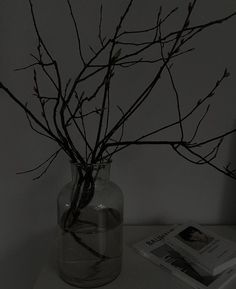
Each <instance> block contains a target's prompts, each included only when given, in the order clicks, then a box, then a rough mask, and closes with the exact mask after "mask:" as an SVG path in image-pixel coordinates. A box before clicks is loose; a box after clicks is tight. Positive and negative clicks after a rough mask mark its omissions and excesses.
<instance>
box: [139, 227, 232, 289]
mask: <svg viewBox="0 0 236 289" xmlns="http://www.w3.org/2000/svg"><path fill="white" fill-rule="evenodd" d="M173 230H174V227H172V228H169V229H168V230H165V231H163V232H161V233H160V234H157V235H154V236H151V237H150V238H147V239H145V240H143V241H141V242H139V243H137V244H134V248H135V249H136V250H138V252H139V253H140V254H142V255H143V256H145V257H146V258H148V259H149V260H150V261H152V262H154V263H155V264H158V265H160V266H161V267H164V268H165V269H168V271H169V272H171V273H172V274H174V275H175V276H176V277H178V278H179V279H181V280H183V281H184V282H186V283H188V284H189V285H191V286H192V287H193V288H197V289H204V288H205V289H220V288H223V286H224V285H225V284H226V283H228V281H230V280H231V279H232V278H233V277H234V276H236V267H233V268H232V269H228V270H226V271H224V272H223V273H222V274H219V275H216V276H212V275H210V274H209V273H208V272H206V271H205V270H203V269H202V268H200V267H199V266H197V265H196V264H194V263H193V262H190V261H187V260H186V259H185V258H184V257H183V256H182V255H180V253H178V252H177V251H175V250H174V249H172V248H171V247H170V246H169V245H167V244H166V243H165V242H164V237H166V236H167V235H168V234H169V233H170V232H172V231H173Z"/></svg>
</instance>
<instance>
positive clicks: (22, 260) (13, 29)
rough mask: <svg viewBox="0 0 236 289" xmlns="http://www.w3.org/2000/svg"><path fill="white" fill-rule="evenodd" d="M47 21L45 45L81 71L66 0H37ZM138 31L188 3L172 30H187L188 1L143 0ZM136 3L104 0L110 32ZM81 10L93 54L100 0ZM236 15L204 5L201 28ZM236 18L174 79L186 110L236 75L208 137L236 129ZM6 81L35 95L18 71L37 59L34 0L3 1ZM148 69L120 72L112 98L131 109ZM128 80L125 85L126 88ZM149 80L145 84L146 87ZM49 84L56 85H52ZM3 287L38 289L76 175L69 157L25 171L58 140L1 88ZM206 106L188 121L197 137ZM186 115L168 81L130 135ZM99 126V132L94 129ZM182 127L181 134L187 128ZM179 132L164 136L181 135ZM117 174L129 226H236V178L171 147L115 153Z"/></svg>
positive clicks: (227, 149)
mask: <svg viewBox="0 0 236 289" xmlns="http://www.w3.org/2000/svg"><path fill="white" fill-rule="evenodd" d="M34 2H35V9H36V15H37V18H38V21H39V27H40V31H41V34H42V36H43V38H44V39H45V42H46V43H48V46H49V48H50V49H51V51H52V52H53V53H54V55H55V57H56V58H57V59H58V60H59V63H60V66H61V67H62V68H63V76H65V77H67V78H68V77H69V76H72V77H73V76H75V75H76V72H77V70H78V68H79V67H80V64H79V61H78V54H77V51H76V49H75V48H76V42H75V38H74V36H75V34H74V29H73V26H72V23H71V19H70V17H69V12H68V8H67V6H66V3H65V1H63V0H50V1H49V0H41V1H34ZM134 2H135V3H134V6H133V10H132V11H131V13H130V19H129V20H127V22H126V24H127V27H128V28H137V29H138V28H143V27H149V26H150V25H153V23H154V21H155V19H154V17H155V15H156V11H157V10H156V8H157V7H159V5H160V4H161V3H162V4H163V3H164V5H163V6H164V7H165V10H164V12H165V11H168V10H169V9H170V8H174V7H175V6H180V10H181V11H180V12H178V13H177V15H176V17H173V20H170V22H169V24H168V25H167V29H173V30H175V29H178V27H180V25H181V18H182V17H183V15H185V14H184V13H186V5H187V3H188V2H187V1H162V2H161V1H154V0H153V1H151V0H150V1H141V0H139V1H137V0H136V1H134ZM126 3H127V0H125V1H123V0H120V1H117V0H116V1H115V0H113V1H108V0H104V1H103V4H104V23H105V24H104V30H106V31H107V33H109V32H110V31H112V29H114V27H115V25H116V23H117V21H118V19H119V15H120V13H121V12H122V11H123V9H124V7H125V5H126ZM72 4H73V6H74V7H75V11H76V13H78V15H79V16H80V27H81V39H82V42H83V49H84V52H85V54H87V55H89V53H90V52H89V50H88V45H92V46H93V47H95V48H96V47H98V42H97V39H96V36H97V23H98V16H99V6H100V1H92V0H86V1H85V0H81V1H78V0H77V1H75V0H74V1H72ZM232 11H236V3H235V1H233V0H227V1H220V0H217V1H216V0H211V1H203V0H202V1H199V3H198V5H197V8H196V11H195V13H194V15H193V24H197V23H201V22H207V21H208V20H211V19H215V18H217V17H223V16H225V15H228V14H230V13H232ZM235 27H236V18H234V19H232V20H230V21H228V22H226V23H224V24H223V25H221V26H219V25H218V26H215V27H214V28H210V29H209V30H207V31H206V32H203V34H201V35H199V36H197V38H196V40H194V41H193V42H192V43H191V45H190V46H191V47H195V48H196V51H195V52H193V53H192V54H190V55H186V56H183V57H180V58H179V59H178V60H177V61H176V64H175V67H174V77H175V79H176V83H177V86H178V88H179V91H180V93H181V105H182V109H183V112H184V111H188V109H189V108H190V107H192V106H193V105H194V104H195V103H196V101H197V100H198V99H199V98H203V97H204V96H205V95H206V93H207V92H208V91H209V90H210V89H211V88H212V87H213V85H214V83H215V81H216V80H217V79H218V78H219V77H220V76H221V74H222V72H223V70H224V68H225V67H228V69H229V71H230V72H231V78H229V79H227V80H226V81H225V83H224V84H223V85H222V87H221V88H220V89H219V90H218V92H217V94H216V96H215V98H214V99H212V100H211V103H212V106H211V109H210V112H209V115H208V117H207V119H206V120H205V121H204V124H203V126H202V129H201V132H200V135H199V137H200V139H205V138H206V137H208V136H214V135H217V134H220V133H222V132H224V131H226V130H230V129H231V128H233V127H234V126H236V119H235V104H236V100H235V83H236V66H235V60H236V57H235V51H236V41H235V38H234V35H235ZM0 35H1V46H0V64H1V65H0V80H1V81H2V82H3V83H5V84H6V85H7V86H8V87H10V88H11V89H12V91H13V92H15V93H16V94H17V95H18V96H19V98H20V99H21V100H22V101H26V100H27V101H29V100H30V98H31V97H32V96H31V93H32V87H33V81H32V79H33V77H32V71H30V70H29V71H24V72H22V73H19V72H13V69H15V68H17V67H21V66H24V65H27V64H29V63H31V61H32V59H31V58H30V56H29V54H30V53H32V52H33V53H35V51H36V45H37V42H36V37H35V33H34V29H33V25H32V19H31V16H30V12H29V5H28V2H27V1H25V0H24V1H22V0H2V1H1V3H0ZM150 73H151V72H150V71H149V68H148V67H147V66H145V67H143V68H142V69H137V71H134V72H133V73H132V75H131V76H129V77H127V75H128V74H127V72H124V74H122V71H119V72H118V74H117V75H118V76H117V79H116V80H115V81H114V87H113V89H112V98H113V99H114V103H116V102H117V103H121V104H122V105H123V108H124V109H125V105H128V104H129V103H130V101H131V100H132V97H134V96H135V92H138V91H140V89H142V85H143V84H144V83H145V81H146V80H147V79H148V77H149V76H150ZM119 80H121V81H123V82H122V84H121V83H120V82H119ZM139 84H140V87H139ZM45 89H46V87H45ZM0 96H1V97H0V129H1V142H0V158H1V163H0V178H1V182H0V216H1V217H0V226H1V238H0V284H3V285H1V288H4V289H15V288H22V289H26V288H32V283H33V280H34V278H35V276H36V274H37V272H38V270H39V268H40V265H41V263H42V262H43V260H44V258H45V256H46V255H47V250H48V249H47V248H48V240H49V239H50V238H51V230H52V228H53V227H54V226H55V224H56V197H57V194H58V192H59V190H60V188H61V187H62V186H63V185H64V184H65V183H66V182H68V181H69V180H70V167H69V164H68V160H67V157H66V156H63V155H61V156H60V157H59V158H58V160H57V161H56V162H55V164H54V165H53V166H52V167H51V169H50V170H49V171H48V173H47V174H46V175H45V176H44V177H43V178H41V179H40V180H38V181H32V178H33V177H34V176H35V174H32V175H21V176H19V175H16V174H15V173H16V172H18V171H21V170H26V169H29V168H31V167H34V166H35V165H37V164H39V163H40V162H41V161H43V160H44V159H45V158H46V157H47V156H48V155H49V154H50V153H51V152H53V151H54V150H55V149H56V146H55V144H53V143H51V142H49V141H48V140H46V139H43V138H42V137H41V136H39V135H37V134H36V133H34V132H33V131H32V130H31V129H30V127H29V126H28V122H27V119H26V117H25V114H24V113H23V112H22V111H21V109H20V108H19V107H18V106H17V105H15V104H14V103H13V102H12V100H11V99H9V97H8V96H6V95H5V94H4V93H2V92H1V93H0ZM203 112H204V110H200V111H199V113H197V114H196V115H194V118H193V120H192V121H191V122H188V123H186V124H185V128H186V131H187V133H188V136H189V135H191V131H193V130H194V128H195V125H196V123H197V120H198V119H199V117H201V115H202V113H203ZM176 117H177V114H176V106H175V98H174V94H173V91H172V90H171V89H170V85H169V83H168V81H167V77H164V78H163V80H162V81H161V83H160V86H158V88H157V89H156V90H155V93H154V94H153V96H152V97H151V99H150V101H148V102H147V103H146V104H145V105H144V107H143V110H142V112H141V113H137V114H136V115H135V116H134V117H133V118H131V120H130V124H129V125H127V128H126V137H127V138H128V139H131V138H132V137H136V136H139V135H142V134H143V133H144V132H146V131H149V130H150V129H151V128H154V127H159V126H162V125H164V124H166V123H168V122H169V121H172V120H175V119H176ZM90 129H91V130H93V128H92V127H91V128H90ZM177 131H178V130H177ZM177 131H170V132H168V133H167V134H166V135H162V136H161V137H162V138H167V137H168V138H171V137H174V136H176V133H177ZM235 143H236V136H231V137H228V138H227V139H226V140H225V142H224V144H223V146H222V149H221V151H220V157H219V160H218V162H217V163H218V164H220V165H224V164H227V163H228V162H229V161H232V164H233V163H235V158H236V157H235V150H234V148H235ZM112 180H113V181H115V182H116V183H117V184H119V185H120V187H121V188H122V190H123V192H124V196H125V223H127V224H167V223H178V222H185V221H188V220H193V221H196V222H199V223H203V224H234V223H235V221H236V213H235V205H236V195H235V193H236V191H235V188H236V183H235V181H234V180H231V179H229V178H227V177H225V176H224V175H222V174H220V173H219V172H217V171H215V170H214V169H212V168H209V167H207V166H194V165H192V164H190V163H188V162H186V161H185V160H184V159H181V158H180V157H179V156H178V155H176V154H175V153H174V152H173V151H171V150H170V149H169V148H168V147H150V146H149V147H132V148H131V147H130V148H128V149H127V150H125V151H123V152H121V153H120V154H119V155H117V156H116V157H115V158H114V159H113V167H112Z"/></svg>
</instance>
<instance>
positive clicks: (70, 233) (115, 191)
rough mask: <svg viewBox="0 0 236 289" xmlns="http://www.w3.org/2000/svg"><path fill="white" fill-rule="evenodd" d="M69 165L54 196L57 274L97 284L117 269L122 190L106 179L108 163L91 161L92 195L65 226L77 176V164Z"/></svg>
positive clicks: (113, 275)
mask: <svg viewBox="0 0 236 289" xmlns="http://www.w3.org/2000/svg"><path fill="white" fill-rule="evenodd" d="M71 167H72V181H71V182H70V183H68V184H67V185H66V186H64V188H63V189H62V191H61V192H60V194H59V196H58V226H59V232H58V268H59V274H60V277H61V278H62V279H63V280H64V281H66V282H67V283H69V284H71V285H74V286H77V287H83V288H90V287H98V286H102V285H104V284H106V283H109V282H111V281H112V280H114V279H115V278H116V277H117V276H118V275H119V273H120V271H121V262H122V232H123V194H122V191H121V189H120V188H119V187H118V186H117V185H116V184H115V183H113V182H111V181H110V167H111V163H105V164H99V165H93V173H94V175H95V176H94V194H93V197H92V199H91V201H90V202H89V203H88V204H87V205H86V206H85V207H83V208H82V209H80V210H79V214H78V216H77V215H76V217H74V220H73V225H72V226H70V228H69V229H68V228H65V226H64V225H63V222H64V221H63V220H64V219H65V215H66V214H67V213H68V210H70V208H71V204H72V202H73V201H72V197H73V193H74V189H75V187H76V186H77V183H79V181H80V178H81V176H80V174H79V169H80V165H78V164H72V165H71ZM73 216H74V215H73Z"/></svg>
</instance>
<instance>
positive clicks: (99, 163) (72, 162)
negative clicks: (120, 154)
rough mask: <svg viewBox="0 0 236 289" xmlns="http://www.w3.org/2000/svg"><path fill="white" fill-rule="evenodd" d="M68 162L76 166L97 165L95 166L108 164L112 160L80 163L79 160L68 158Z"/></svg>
mask: <svg viewBox="0 0 236 289" xmlns="http://www.w3.org/2000/svg"><path fill="white" fill-rule="evenodd" d="M70 163H71V165H74V166H76V167H92V166H94V167H97V166H107V165H110V164H111V163H112V160H109V161H104V162H97V163H94V164H92V163H85V164H81V163H79V162H75V161H72V160H70Z"/></svg>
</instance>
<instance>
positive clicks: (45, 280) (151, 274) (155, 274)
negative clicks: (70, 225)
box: [34, 226, 236, 289]
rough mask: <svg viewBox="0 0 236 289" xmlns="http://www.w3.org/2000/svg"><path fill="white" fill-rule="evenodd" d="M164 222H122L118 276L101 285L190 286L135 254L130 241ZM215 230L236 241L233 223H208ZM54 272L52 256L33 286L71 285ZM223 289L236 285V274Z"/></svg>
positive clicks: (65, 288)
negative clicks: (135, 224)
mask: <svg viewBox="0 0 236 289" xmlns="http://www.w3.org/2000/svg"><path fill="white" fill-rule="evenodd" d="M162 228H163V226H124V253H123V254H124V255H123V266H122V272H121V274H120V276H119V277H118V278H117V279H116V280H114V281H113V282H111V283H110V284H107V285H105V286H102V287H100V288H104V289H130V288H134V289H157V288H158V289H190V288H191V287H189V286H188V285H186V284H185V283H183V282H182V281H180V280H179V279H177V278H176V277H174V276H172V275H171V274H169V273H168V272H165V271H164V270H163V269H161V268H160V267H158V266H156V265H154V264H152V263H151V262H150V261H149V260H147V259H146V258H144V257H142V256H140V255H139V254H137V253H136V252H135V251H134V249H133V248H132V247H131V244H133V243H135V242H137V241H139V240H142V239H144V238H146V237H148V236H149V235H150V234H153V233H155V232H158V231H160V230H161V229H162ZM209 228H211V229H212V230H214V231H215V232H216V233H218V234H221V235H222V236H224V237H227V238H229V239H231V240H234V241H236V226H234V227H233V226H231V227H229V226H214V227H213V226H211V227H209ZM72 288H75V287H73V286H70V285H68V284H66V283H65V282H63V281H62V280H61V279H60V278H59V277H58V275H57V271H56V268H55V257H53V258H51V261H49V262H48V264H47V265H46V266H45V267H44V268H43V270H42V272H41V273H40V275H39V277H38V280H37V281H36V284H35V286H34V289H72ZM224 288H225V289H235V288H236V277H235V279H233V280H232V281H231V282H230V283H229V284H228V285H227V286H225V287H224Z"/></svg>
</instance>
